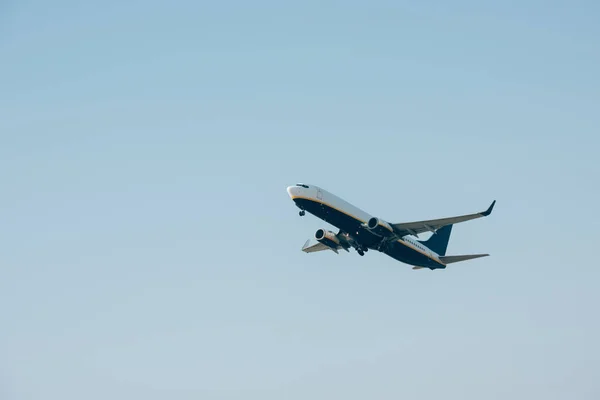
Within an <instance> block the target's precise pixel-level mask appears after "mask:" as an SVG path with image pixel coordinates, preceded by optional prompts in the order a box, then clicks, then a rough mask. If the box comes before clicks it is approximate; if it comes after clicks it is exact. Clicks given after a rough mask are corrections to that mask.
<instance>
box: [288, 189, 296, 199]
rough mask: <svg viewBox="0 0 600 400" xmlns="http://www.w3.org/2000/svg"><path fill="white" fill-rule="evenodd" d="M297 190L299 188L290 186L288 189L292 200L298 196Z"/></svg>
mask: <svg viewBox="0 0 600 400" xmlns="http://www.w3.org/2000/svg"><path fill="white" fill-rule="evenodd" d="M296 190H297V188H296V187H295V186H288V188H287V192H288V195H289V196H290V197H291V198H294V196H295V195H296Z"/></svg>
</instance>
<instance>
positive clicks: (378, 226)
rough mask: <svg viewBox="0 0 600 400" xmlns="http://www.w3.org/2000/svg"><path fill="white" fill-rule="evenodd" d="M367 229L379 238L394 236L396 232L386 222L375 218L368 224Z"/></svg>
mask: <svg viewBox="0 0 600 400" xmlns="http://www.w3.org/2000/svg"><path fill="white" fill-rule="evenodd" d="M367 228H368V229H369V230H370V231H371V232H373V233H374V234H376V235H379V236H383V237H385V236H390V235H393V234H394V230H393V229H392V227H391V226H390V224H388V223H387V222H385V221H384V220H381V219H379V218H376V217H373V218H371V219H370V220H369V221H368V222H367Z"/></svg>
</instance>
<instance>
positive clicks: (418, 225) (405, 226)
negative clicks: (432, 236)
mask: <svg viewBox="0 0 600 400" xmlns="http://www.w3.org/2000/svg"><path fill="white" fill-rule="evenodd" d="M495 204H496V200H494V201H493V202H492V204H491V205H490V206H489V207H488V209H487V210H485V211H482V212H479V213H475V214H467V215H459V216H457V217H449V218H440V219H430V220H427V221H415V222H402V223H397V224H390V225H391V226H392V228H393V229H394V232H395V233H396V234H397V235H400V236H405V235H415V236H417V235H418V234H419V233H423V232H435V231H437V230H438V229H440V228H441V227H444V226H446V225H452V224H457V223H459V222H465V221H469V220H472V219H476V218H481V217H487V216H488V215H490V214H491V213H492V209H493V208H494V205H495Z"/></svg>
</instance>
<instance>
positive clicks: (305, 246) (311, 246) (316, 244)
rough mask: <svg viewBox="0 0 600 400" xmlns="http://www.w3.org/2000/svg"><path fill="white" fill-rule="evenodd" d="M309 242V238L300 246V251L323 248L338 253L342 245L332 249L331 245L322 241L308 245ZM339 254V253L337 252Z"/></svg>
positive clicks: (307, 251)
mask: <svg viewBox="0 0 600 400" xmlns="http://www.w3.org/2000/svg"><path fill="white" fill-rule="evenodd" d="M309 243H310V239H309V240H307V241H306V243H304V246H302V251H303V252H305V253H314V252H316V251H323V250H332V251H334V252H336V253H338V249H341V248H342V246H338V248H337V249H334V248H332V247H329V246H327V245H324V244H323V243H320V242H317V243H315V244H313V245H309ZM338 254H339V253H338Z"/></svg>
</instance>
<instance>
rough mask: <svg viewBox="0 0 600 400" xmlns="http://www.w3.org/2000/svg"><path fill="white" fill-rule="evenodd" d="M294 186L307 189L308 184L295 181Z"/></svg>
mask: <svg viewBox="0 0 600 400" xmlns="http://www.w3.org/2000/svg"><path fill="white" fill-rule="evenodd" d="M296 186H300V187H303V188H306V189H308V185H305V184H303V183H296Z"/></svg>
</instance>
